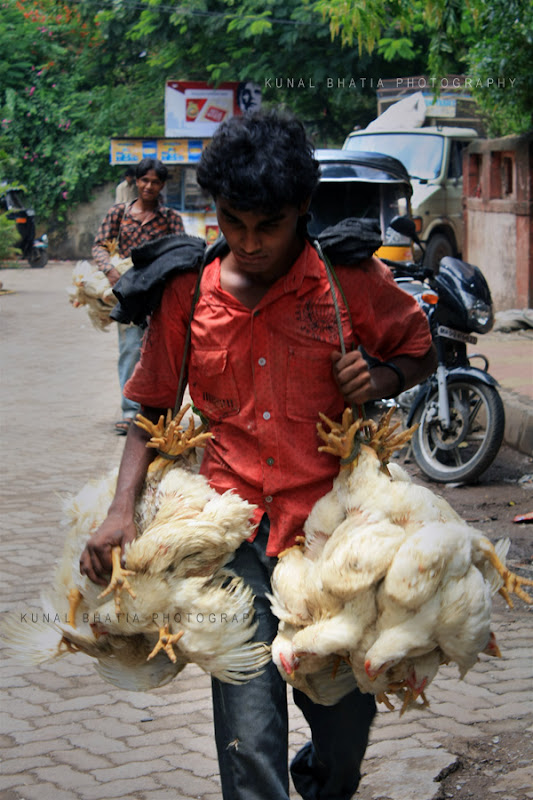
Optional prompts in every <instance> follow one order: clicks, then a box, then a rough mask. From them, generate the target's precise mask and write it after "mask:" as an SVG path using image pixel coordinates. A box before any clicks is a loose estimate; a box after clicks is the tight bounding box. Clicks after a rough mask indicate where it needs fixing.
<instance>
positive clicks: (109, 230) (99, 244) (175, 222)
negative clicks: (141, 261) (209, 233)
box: [92, 203, 185, 269]
mask: <svg viewBox="0 0 533 800" xmlns="http://www.w3.org/2000/svg"><path fill="white" fill-rule="evenodd" d="M131 205H132V203H130V204H129V205H126V204H125V203H117V204H116V205H114V206H112V207H111V208H110V209H109V211H108V212H107V214H106V216H105V218H104V220H103V222H102V224H101V225H100V228H99V229H98V233H97V234H96V238H95V240H94V245H93V250H92V253H93V258H94V260H95V261H96V263H97V264H98V266H99V268H100V269H105V268H106V267H109V266H110V265H111V264H110V256H109V252H108V250H107V248H106V247H105V245H104V242H106V241H110V240H112V239H117V238H118V239H119V254H120V256H121V258H127V257H128V256H129V255H130V254H131V251H132V250H133V248H134V247H139V245H141V244H144V242H149V241H152V240H153V239H159V238H161V236H168V235H169V234H171V233H185V228H184V227H183V220H182V219H181V217H180V215H179V214H178V212H177V211H176V210H175V209H174V208H169V207H168V206H164V205H163V204H162V203H159V205H158V206H157V208H156V209H155V213H154V216H153V217H152V218H151V219H149V220H148V221H147V222H144V223H142V222H140V221H139V220H138V219H135V217H134V216H133V215H132V213H131V210H130V209H131ZM119 234H120V236H119Z"/></svg>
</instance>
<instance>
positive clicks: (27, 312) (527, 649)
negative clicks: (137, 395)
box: [0, 262, 533, 800]
mask: <svg viewBox="0 0 533 800" xmlns="http://www.w3.org/2000/svg"><path fill="white" fill-rule="evenodd" d="M70 271H71V265H69V264H68V263H65V262H63V263H58V262H55V263H54V262H53V263H51V264H49V266H47V267H46V268H45V269H44V270H30V269H22V270H16V271H15V270H2V271H1V272H0V279H1V280H2V281H3V283H4V288H7V289H13V290H15V293H14V294H10V295H5V296H2V297H0V320H1V322H0V324H1V334H2V341H3V347H2V361H1V365H2V381H1V388H0V399H1V407H2V429H1V448H2V454H3V459H2V462H3V466H2V470H3V480H2V481H1V490H0V491H1V502H2V509H3V513H2V528H3V536H2V543H1V550H2V561H1V567H0V569H1V573H2V574H1V580H2V584H1V585H2V589H3V603H2V608H3V610H6V611H9V612H10V613H12V614H16V615H19V614H21V613H24V612H27V611H30V610H31V609H33V610H38V609H39V602H38V598H39V593H40V590H41V588H43V587H46V586H47V585H48V582H49V576H50V570H51V568H52V566H53V564H54V561H55V559H56V558H57V557H58V555H59V553H60V551H61V547H62V539H63V532H62V531H61V529H60V527H59V521H60V517H61V496H62V495H64V494H65V493H66V492H75V491H77V490H78V489H79V488H81V486H82V485H83V484H84V483H85V481H86V480H87V479H88V478H90V477H96V476H98V475H100V474H102V473H103V472H105V471H106V470H107V469H108V468H110V467H111V466H114V465H115V464H116V463H117V462H118V460H119V458H120V451H121V448H122V444H123V440H122V439H121V438H119V437H115V436H114V434H113V433H112V424H113V422H114V420H115V419H117V418H118V416H117V414H119V403H118V383H117V379H116V374H115V373H116V369H115V361H116V341H115V335H114V334H115V331H114V330H111V331H110V332H108V333H106V334H103V333H100V332H98V331H95V330H94V329H93V328H92V327H91V325H90V323H89V322H88V319H87V317H86V313H85V311H84V310H83V309H72V308H71V307H70V306H69V304H68V301H67V294H66V287H67V285H68V283H69V280H70ZM530 619H531V616H530V614H528V613H527V612H525V611H524V610H522V609H517V610H516V611H514V612H513V611H506V610H505V609H503V606H502V605H501V604H499V605H498V610H497V611H496V613H495V630H496V633H497V636H498V640H499V642H500V645H501V647H502V650H503V653H504V657H503V659H502V661H498V662H495V661H492V660H489V659H488V658H485V657H483V661H482V662H481V663H480V664H479V665H478V666H477V667H476V668H475V669H473V670H472V671H471V672H470V673H469V674H468V676H467V678H466V680H465V681H464V682H459V681H458V680H457V673H456V670H455V668H452V667H450V668H447V669H445V670H443V671H441V673H440V674H439V677H438V678H437V679H436V680H435V681H434V683H433V684H432V686H431V689H430V692H429V695H430V699H431V706H430V708H429V709H426V710H421V711H416V712H411V713H408V714H406V715H404V716H403V717H401V718H400V717H399V715H398V712H381V713H380V715H379V718H378V721H377V723H376V725H375V727H374V730H373V734H372V744H371V747H370V748H369V752H368V758H367V761H366V764H365V768H366V772H367V774H366V776H365V778H364V781H363V784H362V786H361V789H360V795H358V796H360V797H361V799H362V800H378V798H381V800H385V799H387V798H388V800H432V799H433V798H435V797H437V796H438V792H439V784H437V783H435V782H434V778H435V776H437V775H438V773H439V772H440V771H441V770H442V769H446V768H447V767H449V766H450V765H452V764H454V762H455V756H454V755H453V750H454V745H455V744H456V743H457V742H458V741H460V740H462V739H463V738H466V739H468V740H473V739H475V740H478V739H479V740H481V741H482V742H486V743H487V748H488V747H490V746H494V745H492V744H491V742H493V740H494V737H495V736H496V735H497V734H498V733H499V732H500V731H502V730H504V731H507V732H509V731H511V732H512V731H524V732H525V731H526V730H529V732H531V730H532V729H533V711H532V703H531V700H532V693H531V689H532V676H533V657H532V656H533V634H532V631H531V626H530V624H529V625H528V623H529V621H530ZM0 670H1V677H2V686H3V702H2V711H1V719H2V725H1V728H0V747H1V750H2V757H3V765H2V774H1V775H0V797H1V798H2V800H23V798H24V799H25V800H111V799H112V798H128V799H129V800H192V799H193V798H197V799H198V800H219V798H220V793H219V788H218V787H219V783H218V777H217V764H216V758H215V749H214V744H213V737H212V731H211V709H210V698H209V680H208V678H207V676H205V675H204V674H203V673H201V672H200V671H199V670H197V669H196V668H194V667H188V668H187V670H186V671H185V673H184V674H182V675H180V676H179V677H178V678H177V679H176V680H175V681H173V682H172V683H171V684H169V685H168V686H166V687H163V688H161V689H158V690H156V691H154V692H151V693H149V694H143V693H140V694H138V693H133V692H125V691H121V690H118V689H115V688H114V687H112V686H110V685H108V684H106V683H104V682H103V681H102V680H101V679H100V678H99V677H98V676H97V674H96V673H95V672H94V669H93V667H92V664H91V660H90V659H89V658H87V657H85V656H80V655H78V656H68V657H66V658H64V659H62V660H60V661H58V662H56V663H54V664H48V665H45V666H41V667H39V668H35V669H31V670H24V671H20V672H19V671H18V668H15V667H14V666H13V664H12V663H9V662H7V663H4V664H3V665H2V667H1V668H0ZM305 739H306V731H305V727H304V725H303V724H302V719H301V717H300V716H299V715H298V713H297V712H296V711H295V710H294V709H292V717H291V752H295V750H296V749H298V747H299V746H301V744H303V743H304V741H305ZM532 785H533V771H532V769H531V767H530V766H529V765H525V766H524V765H521V766H520V767H517V768H516V769H514V771H512V772H508V773H501V774H498V775H495V778H494V784H493V787H492V791H493V792H494V797H496V798H498V797H499V798H500V800H504V798H505V800H511V799H512V798H513V799H514V800H526V798H533V790H532V789H531V786H532ZM294 796H295V797H296V795H294ZM265 800H275V799H273V798H272V799H271V798H265ZM475 800H485V798H475Z"/></svg>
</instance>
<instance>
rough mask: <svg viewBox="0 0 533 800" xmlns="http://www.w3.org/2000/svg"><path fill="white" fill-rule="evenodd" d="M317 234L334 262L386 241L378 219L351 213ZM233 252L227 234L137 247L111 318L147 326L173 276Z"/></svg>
mask: <svg viewBox="0 0 533 800" xmlns="http://www.w3.org/2000/svg"><path fill="white" fill-rule="evenodd" d="M317 239H318V241H319V243H320V246H321V248H322V250H323V252H324V254H325V255H326V256H327V257H328V258H329V260H330V261H331V263H332V264H333V265H341V264H342V265H346V266H349V265H350V264H353V265H354V266H356V265H357V263H358V262H359V261H363V260H364V259H366V258H370V257H371V256H372V255H373V253H375V251H376V250H377V249H378V248H379V247H380V246H381V231H380V227H379V222H378V221H377V220H372V219H356V218H355V217H350V218H348V219H344V220H342V222H339V223H338V224H337V225H332V226H330V227H329V228H325V229H324V230H323V231H322V232H321V233H320V234H319V235H318V237H317ZM311 242H312V240H311ZM227 252H229V248H228V245H227V242H226V240H225V239H224V237H220V238H219V239H217V241H216V242H215V243H214V244H212V245H211V246H210V247H206V243H205V242H204V240H203V239H200V238H199V237H197V236H187V235H185V234H182V235H172V236H163V237H161V239H155V240H154V241H153V242H146V243H145V244H143V245H141V246H140V247H135V248H134V249H133V250H132V252H131V259H132V261H133V266H132V267H131V269H129V270H128V271H127V272H125V273H124V275H122V277H121V278H120V279H119V280H118V281H117V283H116V284H115V286H114V287H113V293H114V294H115V296H116V297H117V299H118V303H117V305H116V306H115V307H114V308H113V310H112V311H111V314H110V316H111V318H112V319H114V320H116V322H124V323H129V322H133V323H135V325H140V326H141V327H144V326H145V325H146V322H147V318H148V317H149V316H150V314H152V312H153V311H155V309H156V308H157V307H158V305H159V303H160V302H161V297H162V295H163V290H164V288H165V284H166V282H167V280H168V279H169V278H171V277H172V276H173V275H175V274H176V273H177V272H184V271H186V270H194V271H196V272H197V271H198V270H199V269H200V266H201V265H202V263H205V264H209V263H210V262H211V261H213V260H214V259H215V258H217V257H219V256H222V255H224V254H226V253H227Z"/></svg>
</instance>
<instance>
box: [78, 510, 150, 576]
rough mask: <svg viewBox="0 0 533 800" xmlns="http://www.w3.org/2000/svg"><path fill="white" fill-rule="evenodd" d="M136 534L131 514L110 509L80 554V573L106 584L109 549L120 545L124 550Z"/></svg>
mask: <svg viewBox="0 0 533 800" xmlns="http://www.w3.org/2000/svg"><path fill="white" fill-rule="evenodd" d="M136 536H137V530H136V528H135V524H134V522H133V519H132V518H131V515H125V514H119V513H115V512H113V511H110V513H109V514H108V516H107V517H106V519H105V520H104V521H103V523H102V524H101V525H100V527H99V528H98V530H97V531H96V533H95V534H93V536H91V538H90V539H89V541H88V542H87V544H86V546H85V549H84V551H83V553H82V554H81V558H80V572H81V574H82V575H87V577H88V578H89V579H90V580H91V581H93V583H98V584H100V585H101V586H107V584H108V583H109V576H110V575H111V569H112V563H111V550H112V549H113V547H121V548H122V552H124V547H125V545H126V544H128V543H129V542H132V541H133V540H134V539H135V537H136ZM106 576H107V578H106Z"/></svg>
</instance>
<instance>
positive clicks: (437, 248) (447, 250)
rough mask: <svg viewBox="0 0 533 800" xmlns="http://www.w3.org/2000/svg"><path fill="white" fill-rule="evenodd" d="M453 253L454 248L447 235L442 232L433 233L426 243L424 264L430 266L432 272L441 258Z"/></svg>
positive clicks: (436, 269) (435, 270)
mask: <svg viewBox="0 0 533 800" xmlns="http://www.w3.org/2000/svg"><path fill="white" fill-rule="evenodd" d="M454 255H455V252H454V248H453V245H452V243H451V241H450V240H449V239H448V237H447V236H445V235H444V233H435V234H433V236H431V238H430V240H429V242H428V244H427V247H426V253H425V255H424V266H425V267H430V268H431V269H432V270H433V271H434V272H437V271H438V267H439V264H440V261H441V258H444V257H445V256H454Z"/></svg>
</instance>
